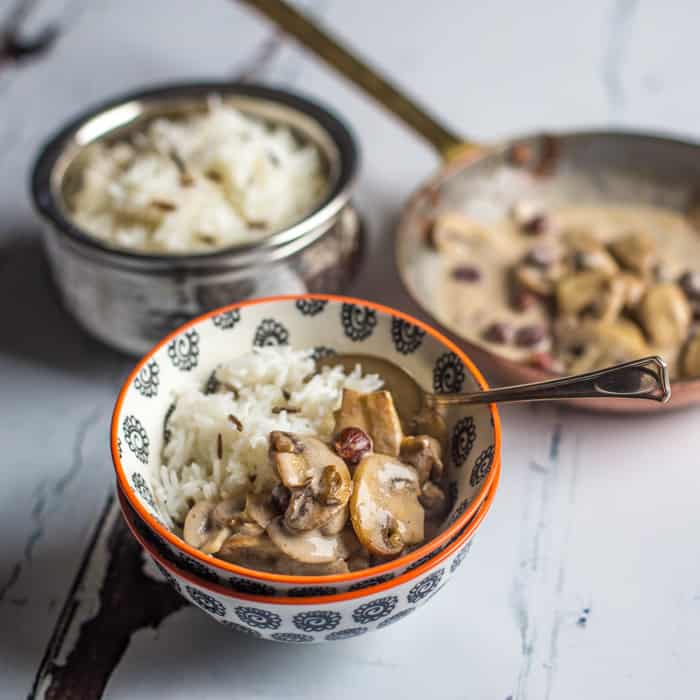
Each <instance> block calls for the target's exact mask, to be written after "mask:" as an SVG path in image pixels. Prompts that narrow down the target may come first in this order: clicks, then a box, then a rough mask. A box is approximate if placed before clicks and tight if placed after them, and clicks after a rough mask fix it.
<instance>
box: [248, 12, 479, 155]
mask: <svg viewBox="0 0 700 700" xmlns="http://www.w3.org/2000/svg"><path fill="white" fill-rule="evenodd" d="M240 1H241V2H243V3H245V4H247V5H250V6H251V7H253V8H255V9H256V10H258V12H260V13H262V14H263V15H265V16H266V17H267V18H268V19H270V20H272V21H273V22H275V23H276V24H277V25H278V26H279V27H280V28H281V29H283V30H284V31H285V32H287V33H288V34H290V35H291V36H293V37H294V38H295V39H296V40H297V41H299V42H300V43H301V44H303V45H304V46H305V47H306V48H307V49H309V50H310V51H311V52H312V53H314V54H316V55H317V56H318V57H319V58H322V59H323V60H324V61H325V62H326V63H327V64H328V65H329V66H331V68H334V69H335V70H336V71H338V72H339V73H341V74H342V75H344V76H345V77H346V78H347V79H348V80H349V81H350V82H351V83H354V84H355V85H356V86H357V87H359V88H361V89H362V90H364V91H365V92H366V93H367V94H368V95H370V96H371V97H373V98H374V99H375V100H376V101H377V102H379V104H381V105H383V106H384V107H385V108H386V109H388V110H389V111H390V112H391V113H392V114H394V115H395V116H396V117H398V118H399V119H401V121H403V123H404V124H406V125H407V126H409V127H410V128H411V129H413V130H414V131H415V132H417V133H418V134H420V135H421V136H422V137H423V138H424V139H425V140H426V141H427V142H428V143H430V144H431V145H432V146H433V147H434V148H435V150H436V151H437V152H438V153H439V154H440V156H441V157H442V159H443V160H444V161H446V162H447V161H450V160H454V159H456V158H458V157H461V156H462V155H464V154H465V153H467V152H469V151H473V150H475V149H477V148H479V147H478V146H477V144H474V143H470V142H468V141H465V140H464V139H462V138H459V137H458V136H457V135H456V134H453V133H452V132H451V131H450V130H449V129H447V128H446V127H444V126H442V125H441V124H440V123H439V122H438V121H437V120H436V119H435V118H434V117H433V116H432V115H431V114H430V113H429V112H428V111H427V110H426V109H424V108H423V107H421V106H420V105H418V104H417V103H416V102H414V101H413V100H411V99H410V98H408V97H407V96H406V95H405V94H404V93H402V92H401V91H400V90H399V89H398V88H397V87H396V86H395V85H392V83H390V82H389V81H388V80H386V79H385V78H383V77H382V76H381V75H380V74H379V73H378V72H377V71H376V70H375V69H374V68H372V67H371V66H369V65H367V64H366V63H365V62H364V61H362V60H360V59H359V58H358V57H357V56H355V55H354V54H353V53H352V52H351V51H350V50H349V49H347V48H345V47H344V46H343V45H342V44H341V43H340V42H339V41H338V40H337V39H335V38H334V37H333V36H331V35H330V34H329V33H327V32H326V31H325V30H324V29H322V28H321V27H320V26H319V25H318V24H317V23H316V22H314V21H313V20H312V19H310V18H309V17H307V16H305V15H304V14H302V13H301V12H299V11H298V10H296V9H295V8H293V7H291V6H290V5H288V4H287V3H286V2H284V1H283V0H240Z"/></svg>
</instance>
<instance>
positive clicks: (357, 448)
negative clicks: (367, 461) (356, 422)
mask: <svg viewBox="0 0 700 700" xmlns="http://www.w3.org/2000/svg"><path fill="white" fill-rule="evenodd" d="M333 448H334V449H335V451H336V452H337V454H338V456H339V457H341V458H342V459H344V460H345V461H346V462H347V463H348V464H352V465H355V464H357V463H358V462H359V461H360V460H361V459H362V457H363V456H364V455H365V454H366V453H367V452H371V451H372V438H371V437H370V436H369V435H367V433H366V432H365V431H364V430H361V429H360V428H354V427H352V426H350V427H348V428H345V429H343V430H342V431H341V433H340V435H338V437H337V438H336V439H335V442H334V443H333Z"/></svg>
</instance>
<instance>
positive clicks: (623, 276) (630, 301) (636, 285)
mask: <svg viewBox="0 0 700 700" xmlns="http://www.w3.org/2000/svg"><path fill="white" fill-rule="evenodd" d="M616 278H617V279H619V280H621V282H622V285H623V287H624V294H625V307H626V308H628V309H632V308H634V307H635V306H636V305H637V304H638V303H639V302H640V300H641V298H642V297H643V296H644V291H645V290H646V281H645V280H644V278H642V277H639V275H633V274H632V273H631V272H619V273H618V274H617V275H616Z"/></svg>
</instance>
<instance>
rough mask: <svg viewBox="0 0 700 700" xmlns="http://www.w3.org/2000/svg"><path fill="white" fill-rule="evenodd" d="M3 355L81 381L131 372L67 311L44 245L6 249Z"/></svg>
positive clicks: (1, 298) (33, 241)
mask: <svg viewBox="0 0 700 700" xmlns="http://www.w3.org/2000/svg"><path fill="white" fill-rule="evenodd" d="M0 318H2V332H0V355H8V356H10V357H14V358H17V359H20V360H21V361H22V362H25V363H31V364H36V365H43V366H47V367H57V368H60V369H63V370H67V371H69V372H71V373H75V374H80V375H92V374H95V373H98V374H103V373H104V370H105V369H108V370H111V371H114V370H115V369H117V368H119V367H123V368H126V367H127V366H129V360H128V358H125V356H122V355H119V354H118V353H116V352H114V351H112V350H110V349H109V348H107V347H106V346H104V345H101V344H100V343H98V342H97V341H95V340H93V339H92V338H90V337H89V336H88V335H87V334H86V333H85V332H84V331H83V330H82V329H81V328H80V327H79V326H78V325H77V324H76V323H75V321H73V319H72V318H71V317H70V316H69V315H68V314H67V313H66V312H65V310H64V309H63V308H62V307H61V305H60V303H59V300H58V292H57V291H56V290H55V289H54V287H53V282H52V281H51V277H50V272H49V269H48V265H47V264H46V260H45V258H44V255H43V251H42V248H41V244H40V241H39V240H38V238H36V237H31V236H30V235H29V234H28V235H27V236H26V237H25V238H12V239H10V240H8V241H6V242H3V243H0Z"/></svg>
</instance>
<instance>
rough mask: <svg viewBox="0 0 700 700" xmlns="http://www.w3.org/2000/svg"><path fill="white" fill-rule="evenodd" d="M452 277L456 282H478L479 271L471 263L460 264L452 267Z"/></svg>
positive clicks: (479, 277)
mask: <svg viewBox="0 0 700 700" xmlns="http://www.w3.org/2000/svg"><path fill="white" fill-rule="evenodd" d="M452 279H454V280H456V281H457V282H478V281H479V280H480V279H481V271H480V270H479V268H478V267H474V266H473V265H460V266H459V267H455V268H453V270H452Z"/></svg>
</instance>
